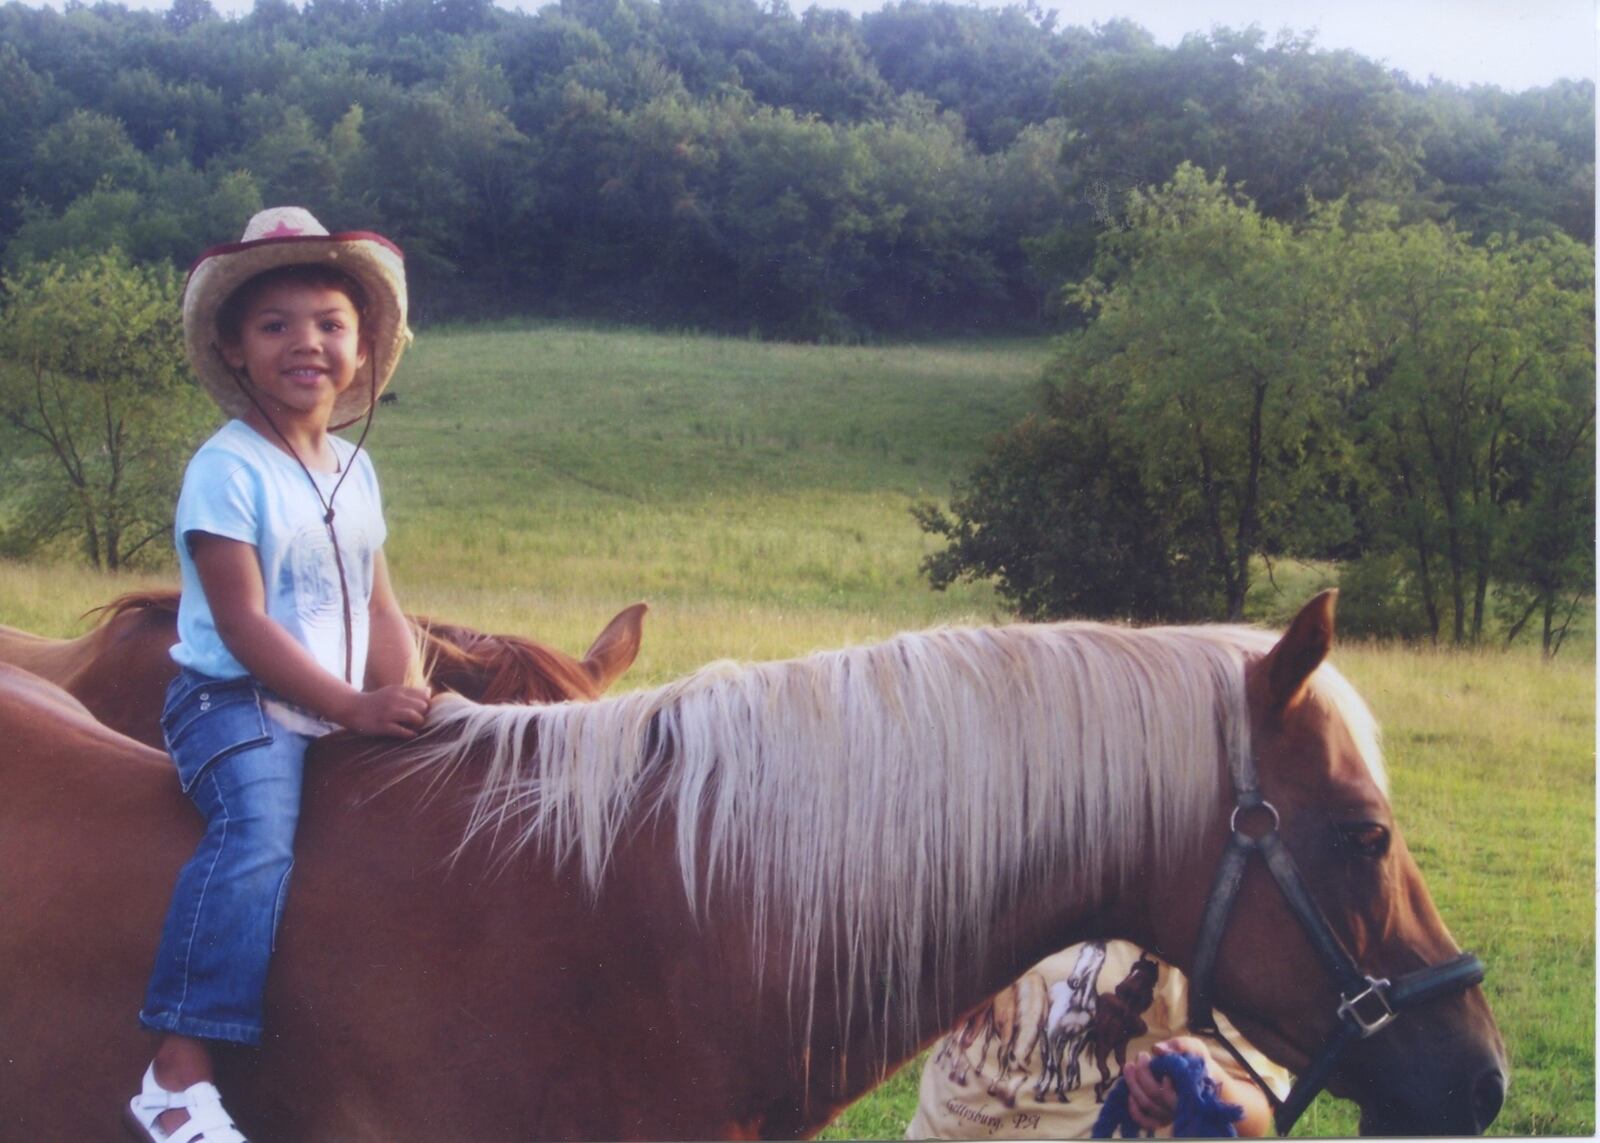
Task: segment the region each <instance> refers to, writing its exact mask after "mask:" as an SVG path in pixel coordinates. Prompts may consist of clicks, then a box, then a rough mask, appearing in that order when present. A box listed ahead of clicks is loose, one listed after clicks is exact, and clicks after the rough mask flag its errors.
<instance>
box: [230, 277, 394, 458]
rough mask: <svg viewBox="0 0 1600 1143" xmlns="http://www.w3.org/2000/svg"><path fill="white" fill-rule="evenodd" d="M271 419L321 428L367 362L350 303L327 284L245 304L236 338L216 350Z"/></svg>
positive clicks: (290, 288) (271, 289)
mask: <svg viewBox="0 0 1600 1143" xmlns="http://www.w3.org/2000/svg"><path fill="white" fill-rule="evenodd" d="M222 355H223V357H224V358H225V359H226V360H227V362H228V364H229V365H231V366H232V367H233V368H234V369H242V370H243V371H244V372H245V374H246V375H247V376H248V377H249V378H250V381H251V382H252V383H253V385H254V386H255V389H256V393H257V396H258V398H259V399H261V402H262V404H263V405H264V406H265V407H266V410H267V412H268V413H269V414H271V415H272V416H273V417H274V418H275V419H276V418H277V417H279V416H284V417H287V418H289V419H291V420H305V421H307V422H308V423H311V424H314V425H315V426H316V427H318V428H326V427H327V424H328V420H329V418H330V416H331V415H332V412H333V405H334V402H335V401H336V400H337V399H338V397H339V394H341V393H343V392H344V391H345V390H346V389H348V388H349V387H350V386H351V384H353V383H354V381H355V377H356V371H357V370H358V369H360V368H361V367H362V366H363V365H365V364H366V361H367V347H366V344H365V343H364V342H363V341H362V340H361V319H360V316H359V314H358V313H357V312H356V308H355V305H354V303H352V302H351V300H350V298H349V296H348V295H346V294H345V292H344V291H343V290H340V289H338V288H337V287H334V286H319V285H309V284H303V283H295V282H285V283H281V284H276V285H271V286H268V287H266V288H265V289H263V290H261V292H260V293H259V294H258V295H257V296H256V297H255V298H254V299H253V300H252V301H251V303H250V306H249V308H248V309H247V310H246V311H245V313H244V320H243V321H242V322H241V323H240V326H239V338H238V340H237V341H235V342H229V343H227V344H225V345H223V346H222Z"/></svg>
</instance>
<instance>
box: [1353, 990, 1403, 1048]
mask: <svg viewBox="0 0 1600 1143" xmlns="http://www.w3.org/2000/svg"><path fill="white" fill-rule="evenodd" d="M1359 1005H1366V1006H1367V1010H1366V1011H1362V1009H1361V1008H1360V1007H1359ZM1374 1006H1375V1007H1374ZM1398 1015H1399V1013H1397V1012H1396V1011H1395V1010H1394V1008H1393V1007H1392V1006H1391V1005H1390V1004H1389V981H1388V980H1386V979H1385V980H1377V979H1374V978H1373V977H1370V976H1369V977H1367V987H1366V988H1364V989H1362V990H1361V991H1360V992H1358V993H1356V994H1355V995H1354V996H1345V997H1342V998H1341V999H1340V1001H1339V1019H1341V1020H1348V1021H1349V1022H1350V1023H1352V1024H1354V1025H1355V1026H1356V1027H1357V1028H1358V1029H1360V1031H1361V1038H1362V1039H1363V1040H1365V1039H1366V1038H1367V1037H1369V1036H1374V1035H1376V1034H1377V1033H1379V1032H1381V1031H1383V1029H1385V1028H1387V1027H1388V1026H1389V1025H1390V1024H1392V1023H1393V1022H1394V1019H1395V1017H1396V1016H1398Z"/></svg>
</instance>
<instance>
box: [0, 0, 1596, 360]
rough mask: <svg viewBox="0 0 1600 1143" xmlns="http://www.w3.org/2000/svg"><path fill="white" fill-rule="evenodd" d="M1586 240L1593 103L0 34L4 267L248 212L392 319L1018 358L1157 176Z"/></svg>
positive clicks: (967, 52)
mask: <svg viewBox="0 0 1600 1143" xmlns="http://www.w3.org/2000/svg"><path fill="white" fill-rule="evenodd" d="M1184 161H1188V162H1192V163H1195V164H1196V165H1198V166H1200V167H1202V168H1204V169H1206V170H1208V171H1218V170H1221V169H1224V168H1225V169H1226V170H1227V171H1228V174H1229V178H1230V180H1232V181H1234V182H1236V183H1239V184H1241V185H1242V186H1243V188H1244V190H1245V191H1246V193H1248V194H1249V195H1250V196H1251V197H1252V199H1253V201H1254V202H1255V203H1256V206H1257V208H1258V210H1259V211H1260V212H1261V213H1262V214H1263V215H1264V216H1265V217H1268V218H1272V219H1275V220H1279V221H1285V222H1296V221H1300V220H1303V219H1304V218H1306V217H1307V212H1308V211H1309V209H1310V203H1311V202H1312V201H1313V200H1314V199H1316V200H1323V201H1326V200H1329V199H1332V198H1335V197H1340V196H1347V197H1349V198H1350V199H1351V200H1352V201H1354V202H1365V201H1381V202H1385V203H1389V204H1391V205H1393V206H1394V207H1395V208H1396V209H1397V211H1398V212H1399V217H1400V218H1401V219H1403V220H1406V221H1418V220H1432V221H1449V222H1451V223H1452V224H1453V225H1454V226H1455V228H1456V229H1457V230H1458V231H1459V232H1461V233H1463V234H1466V235H1469V236H1471V237H1472V238H1473V239H1474V240H1476V241H1481V240H1484V239H1486V238H1487V236H1488V235H1490V234H1494V233H1501V234H1504V233H1509V232H1512V231H1515V232H1516V233H1518V234H1519V235H1521V236H1523V237H1529V236H1544V235H1552V234H1557V233H1564V234H1567V235H1569V236H1571V237H1573V238H1575V239H1578V240H1579V241H1588V242H1592V240H1593V211H1592V209H1591V206H1590V204H1591V202H1592V196H1593V183H1594V173H1593V172H1594V163H1593V86H1592V84H1588V83H1571V82H1562V83H1557V84H1553V85H1551V86H1549V87H1546V88H1541V89H1538V90H1535V91H1530V92H1525V93H1521V94H1508V93H1505V92H1502V91H1499V90H1498V89H1495V88H1483V87H1474V88H1470V89H1462V88H1459V87H1455V86H1453V85H1449V84H1443V83H1429V84H1418V83H1415V82H1412V81H1411V80H1409V79H1408V78H1406V77H1405V76H1403V75H1400V74H1398V73H1392V72H1389V71H1386V70H1384V69H1383V68H1382V67H1381V66H1380V65H1378V64H1376V63H1374V62H1373V61H1371V60H1368V59H1366V58H1364V57H1361V56H1359V55H1357V54H1355V53H1351V52H1346V51H1325V50H1322V49H1319V48H1318V47H1317V46H1316V44H1315V43H1314V41H1313V40H1311V39H1310V38H1307V37H1303V36H1296V35H1293V34H1288V33H1281V34H1279V35H1277V36H1276V37H1275V38H1271V39H1269V38H1268V37H1267V36H1265V35H1264V34H1263V33H1262V32H1260V31H1259V30H1256V29H1249V30H1246V31H1242V32H1241V31H1230V30H1227V29H1217V30H1214V31H1213V32H1211V33H1209V34H1204V35H1200V34H1197V35H1192V36H1190V37H1188V38H1187V39H1185V40H1184V41H1183V42H1182V43H1181V44H1179V45H1178V46H1177V47H1173V48H1164V47H1160V46H1158V45H1156V44H1155V43H1154V41H1153V40H1152V38H1151V37H1150V36H1149V34H1148V33H1146V32H1145V31H1144V30H1143V29H1141V28H1139V27H1138V26H1137V25H1134V24H1131V23H1128V22H1126V21H1113V22H1112V23H1109V24H1106V25H1103V26H1099V27H1096V28H1092V29H1089V28H1081V27H1058V26H1057V22H1056V17H1055V16H1054V15H1053V14H1046V13H1044V12H1042V11H1041V10H1040V9H1039V8H1037V7H1036V6H1034V5H1033V4H1032V3H1025V4H1019V5H1013V6H1010V7H1006V8H1000V9H979V8H977V7H974V6H970V5H964V4H951V3H944V2H928V0H896V2H891V3H889V4H888V5H887V6H886V7H885V8H883V9H882V10H881V11H879V12H874V13H869V14H867V15H864V16H861V17H855V16H852V15H849V14H847V13H845V12H841V11H830V10H827V9H826V8H821V7H813V8H810V9H807V10H806V11H805V12H804V13H801V14H796V13H795V12H794V11H793V10H792V9H791V8H790V7H789V5H788V4H787V3H786V2H785V0H767V2H765V3H758V2H757V0H659V2H658V0H561V2H560V3H557V4H553V5H550V6H548V7H546V8H543V9H541V10H539V11H538V12H536V13H523V12H512V11H506V10H502V9H499V8H496V7H494V6H493V4H492V3H491V2H490V0H307V2H306V3H305V4H304V5H303V6H302V7H296V6H294V5H293V4H290V3H288V2H287V0H257V2H256V4H255V7H254V8H253V9H252V11H251V12H250V13H249V14H248V15H247V16H244V17H242V18H239V19H223V18H220V17H219V16H218V15H217V14H216V12H215V11H214V9H213V8H212V6H211V4H210V0H174V2H173V4H172V6H171V7H170V8H169V9H168V10H167V11H165V12H163V13H152V12H142V11H130V10H128V9H127V8H125V7H123V6H122V5H120V4H114V3H109V2H101V3H97V4H94V5H92V6H88V5H84V4H81V3H77V2H76V0H73V2H69V4H68V6H67V9H66V10H65V11H64V12H55V11H53V10H50V9H46V8H32V7H24V6H23V5H21V4H20V3H16V2H12V3H10V4H7V5H5V6H3V7H0V243H3V247H4V255H3V258H4V265H5V267H6V268H7V269H8V270H11V271H13V272H14V271H16V270H18V269H19V268H20V267H21V266H22V265H23V264H24V263H27V262H42V261H48V260H50V259H55V258H61V257H66V256H75V255H81V254H84V253H92V252H99V251H103V250H105V249H107V248H109V247H110V246H112V245H115V246H117V247H119V248H120V249H122V250H123V251H124V252H125V253H127V254H128V255H129V256H130V257H131V258H132V259H133V260H134V261H136V262H140V263H152V262H169V263H171V264H173V265H174V266H177V267H179V268H180V269H181V268H182V267H183V266H185V265H187V263H188V261H189V260H190V259H191V258H192V257H193V256H194V254H195V253H196V251H197V250H198V249H199V248H200V247H201V246H203V245H205V244H207V243H212V242H219V241H227V240H230V239H232V238H234V237H236V236H237V234H238V233H239V231H240V229H241V227H242V225H243V221H244V219H245V218H246V217H248V215H249V213H250V212H251V211H252V210H254V209H256V208H257V207H259V206H260V205H261V204H263V203H275V202H296V203H300V204H303V205H305V206H308V207H310V208H311V209H312V210H313V211H314V212H315V213H316V214H317V215H318V216H319V217H321V218H323V219H324V220H325V221H326V222H328V223H329V224H330V225H331V226H334V227H339V228H343V227H352V228H353V227H363V228H373V229H380V230H382V231H384V232H385V233H389V234H392V235H394V236H395V237H396V238H397V240H398V241H399V242H400V243H401V244H402V245H403V246H404V247H405V249H406V251H407V253H408V256H409V258H410V262H411V270H412V274H413V276H414V278H415V280H416V286H415V289H414V297H415V298H416V299H417V305H418V308H419V315H420V316H421V317H422V318H423V319H424V320H427V319H428V318H430V317H440V316H477V315H488V314H504V313H507V312H526V311H538V312H540V313H545V314H560V313H568V314H578V315H585V316H598V317H614V318H623V319H628V320H640V321H649V322H659V323H673V324H680V325H691V326H696V327H700V328H707V329H717V330H731V331H736V332H739V333H745V332H752V331H753V332H756V333H758V334H761V335H766V336H780V337H797V338H827V339H835V338H837V339H851V338H860V337H872V336H878V335H886V334H887V335H896V334H906V333H916V332H926V331H930V330H940V331H949V330H953V329H964V330H982V329H996V328H1016V327H1018V326H1034V327H1037V326H1038V325H1039V324H1041V323H1048V322H1051V321H1059V320H1062V319H1063V318H1070V317H1071V316H1072V311H1071V310H1067V309H1063V308H1062V307H1060V305H1059V304H1058V301H1059V287H1060V285H1061V283H1062V282H1064V281H1068V280H1075V279H1077V278H1080V277H1082V276H1083V275H1084V274H1085V273H1087V272H1088V270H1089V267H1090V265H1091V263H1092V260H1093V258H1094V256H1095V245H1096V242H1097V240H1098V237H1099V235H1100V234H1101V233H1103V232H1104V231H1105V230H1106V229H1107V228H1108V227H1116V226H1120V225H1123V224H1125V222H1126V219H1125V218H1124V217H1123V212H1124V210H1125V204H1126V199H1127V194H1128V192H1130V191H1132V190H1136V189H1139V188H1145V187H1151V186H1157V185H1160V184H1161V183H1162V182H1163V181H1165V180H1166V179H1168V178H1170V177H1171V176H1172V172H1173V171H1174V169H1175V168H1176V167H1177V165H1178V164H1179V163H1180V162H1184Z"/></svg>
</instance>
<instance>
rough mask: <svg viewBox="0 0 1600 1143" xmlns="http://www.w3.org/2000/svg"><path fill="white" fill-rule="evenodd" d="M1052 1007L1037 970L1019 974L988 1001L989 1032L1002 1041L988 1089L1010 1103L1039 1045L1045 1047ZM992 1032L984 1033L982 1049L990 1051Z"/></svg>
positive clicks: (991, 1093) (1009, 1105) (1040, 1048)
mask: <svg viewBox="0 0 1600 1143" xmlns="http://www.w3.org/2000/svg"><path fill="white" fill-rule="evenodd" d="M1049 1011H1050V989H1049V986H1048V985H1046V984H1045V980H1044V976H1043V975H1042V974H1040V973H1037V972H1030V973H1026V974H1024V975H1023V976H1021V977H1019V978H1018V979H1016V980H1015V981H1013V982H1012V984H1011V987H1010V988H1004V989H1001V990H1000V992H999V994H998V995H997V996H995V998H994V999H993V1000H991V1001H990V1002H989V1029H990V1032H989V1035H992V1036H993V1037H994V1038H995V1039H997V1040H999V1041H1000V1050H999V1051H998V1052H997V1053H996V1054H995V1064H996V1067H995V1076H994V1079H993V1080H991V1081H990V1082H989V1088H988V1091H989V1094H990V1095H992V1096H994V1098H996V1099H998V1100H999V1101H1000V1102H1001V1103H1003V1104H1005V1105H1006V1106H1007V1107H1015V1106H1016V1105H1017V1092H1019V1091H1021V1090H1022V1085H1023V1084H1025V1083H1026V1082H1027V1081H1028V1075H1029V1073H1028V1063H1029V1061H1030V1060H1032V1059H1033V1053H1034V1051H1035V1050H1036V1049H1038V1050H1042V1049H1043V1046H1044V1032H1045V1019H1046V1017H1047V1016H1048V1015H1049ZM989 1035H986V1036H985V1037H984V1046H983V1047H982V1048H981V1049H980V1051H981V1052H984V1053H987V1051H988V1040H989ZM1013 1069H1014V1070H1015V1071H1016V1073H1017V1074H1016V1075H1015V1077H1013V1076H1012V1071H1013ZM1008 1081H1009V1082H1008Z"/></svg>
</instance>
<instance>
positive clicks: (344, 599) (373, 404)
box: [211, 342, 378, 686]
mask: <svg viewBox="0 0 1600 1143" xmlns="http://www.w3.org/2000/svg"><path fill="white" fill-rule="evenodd" d="M211 351H212V352H213V353H215V354H216V355H217V358H218V360H220V361H221V362H222V364H223V366H224V367H225V368H226V369H227V370H228V376H230V377H232V378H233V383H234V384H235V385H237V386H238V387H239V391H240V392H241V393H243V394H244V395H245V396H246V397H247V398H248V399H249V401H250V403H251V404H252V405H254V406H255V409H256V412H258V413H260V414H261V419H262V420H264V421H266V422H267V425H268V427H270V428H271V429H272V431H273V432H274V433H275V434H277V437H278V440H280V441H282V442H283V447H284V448H285V449H286V450H288V453H289V455H290V456H292V457H293V458H294V462H295V463H296V464H298V465H299V466H300V471H301V472H303V473H305V474H306V480H307V481H309V482H310V484H311V491H312V492H314V493H316V496H317V502H318V503H320V504H321V505H322V522H323V524H325V525H326V526H327V529H328V541H329V542H330V543H331V544H332V545H333V566H334V569H335V570H336V571H337V572H338V573H339V599H340V602H341V604H342V605H343V613H344V681H345V682H346V683H349V684H350V685H351V686H354V685H355V682H354V679H355V672H354V670H353V669H352V668H353V666H354V663H353V659H354V656H355V648H354V643H355V634H354V626H353V623H352V619H351V613H350V584H349V581H348V580H347V579H346V578H345V572H344V557H343V555H341V554H340V551H339V533H338V532H336V531H335V530H334V527H333V500H334V497H336V496H338V495H339V489H340V488H342V487H343V486H344V478H345V477H347V476H349V475H350V469H351V468H352V467H353V466H354V462H355V459H356V455H357V454H358V453H360V452H361V446H362V445H364V444H366V442H367V433H368V432H369V431H371V429H372V416H373V414H374V413H376V412H377V410H378V362H377V360H376V358H375V357H370V356H369V359H368V361H369V364H370V365H371V366H372V371H371V387H370V390H369V394H370V400H369V401H368V402H367V416H366V423H365V424H364V425H362V426H361V435H360V437H358V438H357V439H356V447H355V452H352V453H351V454H350V461H351V463H350V464H346V465H344V466H343V470H342V471H341V472H340V473H339V479H338V480H336V481H334V484H333V490H332V491H331V492H329V493H328V495H327V496H323V495H322V486H321V485H319V484H318V483H317V478H316V477H315V476H313V475H312V474H311V469H310V468H308V467H307V466H306V462H305V461H303V460H301V459H300V454H299V453H298V452H296V451H295V447H294V445H292V444H290V443H289V438H288V437H286V436H284V435H283V430H282V429H280V428H279V427H278V424H277V422H276V421H274V420H273V419H272V415H271V414H270V413H268V412H267V410H266V408H265V407H264V406H263V405H262V404H261V401H260V400H259V399H258V398H257V397H256V394H255V383H254V382H253V381H251V380H250V375H249V374H248V373H246V372H245V371H244V370H242V369H235V368H234V367H233V366H232V365H231V364H229V362H228V359H227V358H226V357H223V355H222V350H221V349H219V348H218V347H217V345H216V343H215V342H213V343H212V345H211Z"/></svg>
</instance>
